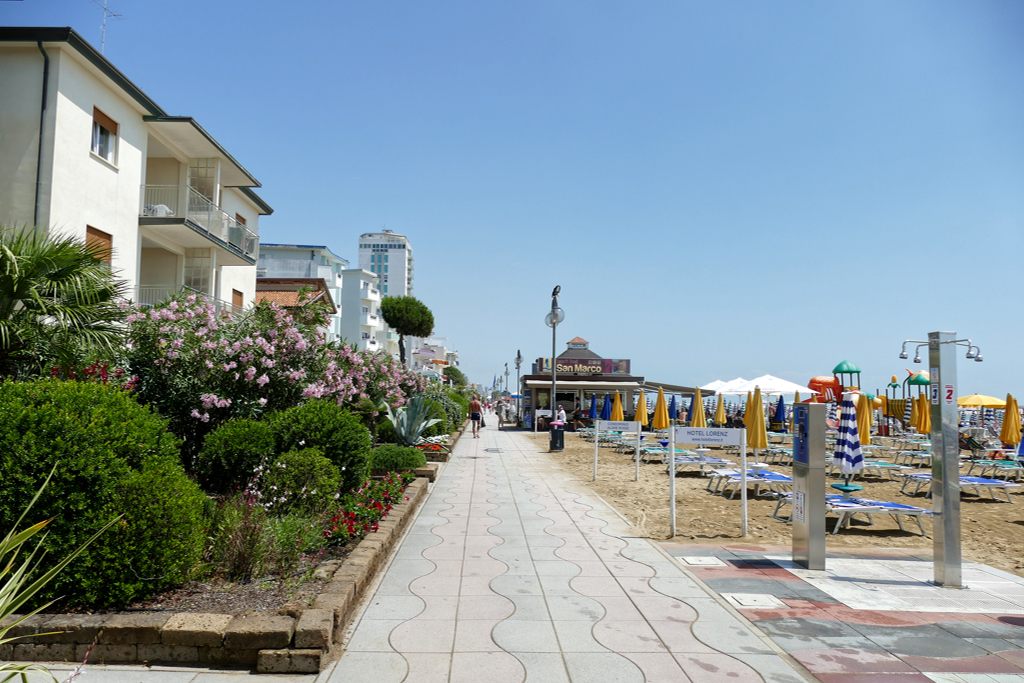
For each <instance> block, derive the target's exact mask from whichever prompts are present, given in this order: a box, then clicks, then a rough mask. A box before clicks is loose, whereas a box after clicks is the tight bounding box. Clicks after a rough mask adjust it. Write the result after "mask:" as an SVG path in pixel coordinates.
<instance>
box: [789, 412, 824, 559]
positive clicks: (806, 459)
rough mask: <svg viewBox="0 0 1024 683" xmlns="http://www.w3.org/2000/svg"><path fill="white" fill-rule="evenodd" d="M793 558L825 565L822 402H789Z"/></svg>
mask: <svg viewBox="0 0 1024 683" xmlns="http://www.w3.org/2000/svg"><path fill="white" fill-rule="evenodd" d="M792 520H793V562H795V563H796V564H798V565H800V566H801V567H803V568H804V569H824V568H825V404H823V403H797V404H796V405H795V406H793V516H792Z"/></svg>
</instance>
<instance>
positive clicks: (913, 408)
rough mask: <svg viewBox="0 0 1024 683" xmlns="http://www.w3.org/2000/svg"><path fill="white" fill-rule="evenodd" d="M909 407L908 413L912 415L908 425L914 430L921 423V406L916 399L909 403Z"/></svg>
mask: <svg viewBox="0 0 1024 683" xmlns="http://www.w3.org/2000/svg"><path fill="white" fill-rule="evenodd" d="M907 406H908V412H909V413H910V417H909V418H908V420H907V424H908V425H910V426H911V427H913V428H914V429H917V427H918V425H919V424H920V423H921V416H920V412H921V406H920V405H919V404H918V402H917V399H916V398H912V399H910V400H909V401H907Z"/></svg>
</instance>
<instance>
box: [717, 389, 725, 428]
mask: <svg viewBox="0 0 1024 683" xmlns="http://www.w3.org/2000/svg"><path fill="white" fill-rule="evenodd" d="M715 422H717V423H718V424H720V425H724V424H725V404H724V403H723V402H722V395H721V394H719V395H718V407H717V408H715Z"/></svg>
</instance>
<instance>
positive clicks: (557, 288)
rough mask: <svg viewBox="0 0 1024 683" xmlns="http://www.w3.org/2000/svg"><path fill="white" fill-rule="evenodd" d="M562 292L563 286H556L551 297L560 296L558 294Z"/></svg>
mask: <svg viewBox="0 0 1024 683" xmlns="http://www.w3.org/2000/svg"><path fill="white" fill-rule="evenodd" d="M561 291H562V285H555V288H554V289H553V290H551V296H558V293H559V292H561Z"/></svg>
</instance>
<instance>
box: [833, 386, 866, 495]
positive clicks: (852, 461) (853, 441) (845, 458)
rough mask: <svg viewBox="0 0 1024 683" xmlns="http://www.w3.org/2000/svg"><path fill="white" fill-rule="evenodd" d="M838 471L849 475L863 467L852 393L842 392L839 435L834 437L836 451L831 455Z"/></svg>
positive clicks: (847, 476)
mask: <svg viewBox="0 0 1024 683" xmlns="http://www.w3.org/2000/svg"><path fill="white" fill-rule="evenodd" d="M833 460H834V461H835V464H836V465H837V466H838V467H839V471H840V472H842V473H843V474H845V475H846V481H847V483H849V481H850V477H851V475H853V473H854V472H856V471H857V470H861V469H864V454H863V453H861V449H860V432H858V431H857V408H856V407H855V406H854V405H853V394H850V393H846V394H843V406H842V409H841V410H840V411H839V435H838V436H837V437H836V451H835V455H834V457H833Z"/></svg>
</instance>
